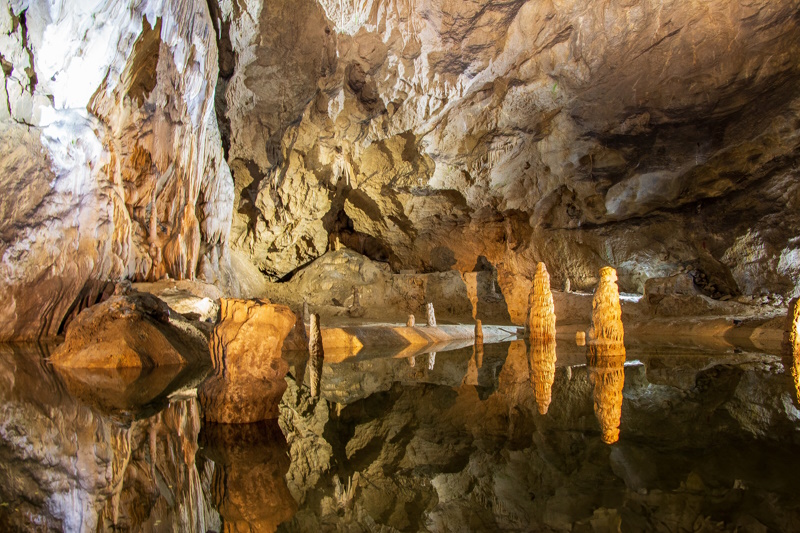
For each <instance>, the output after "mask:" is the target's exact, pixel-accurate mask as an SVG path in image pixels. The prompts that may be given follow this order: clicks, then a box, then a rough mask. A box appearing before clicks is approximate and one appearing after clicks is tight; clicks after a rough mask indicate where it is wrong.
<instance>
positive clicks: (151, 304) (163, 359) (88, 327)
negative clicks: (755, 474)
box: [51, 292, 209, 368]
mask: <svg viewBox="0 0 800 533" xmlns="http://www.w3.org/2000/svg"><path fill="white" fill-rule="evenodd" d="M51 361H52V363H53V364H54V365H56V366H62V367H71V368H131V367H132V368H137V367H145V368H152V367H156V366H164V365H186V364H204V363H208V362H209V357H208V341H207V338H206V337H205V336H204V335H203V333H202V332H201V331H200V330H199V329H197V328H196V327H194V326H193V325H192V324H191V323H190V322H189V321H187V320H186V319H185V318H183V317H182V316H180V315H179V314H178V313H171V312H170V309H169V307H168V306H167V304H166V303H164V302H163V301H161V300H159V299H158V298H156V297H155V296H153V295H151V294H146V293H138V292H133V293H130V294H118V295H115V296H112V297H111V298H109V299H108V300H106V301H104V302H102V303H99V304H97V305H94V306H92V307H89V308H87V309H84V310H83V311H81V313H80V314H79V315H78V316H77V317H76V318H75V320H73V321H72V322H71V323H70V324H69V326H68V327H67V332H66V339H65V341H64V343H63V344H62V345H61V346H59V348H58V349H57V350H56V351H55V352H54V353H53V356H52V357H51Z"/></svg>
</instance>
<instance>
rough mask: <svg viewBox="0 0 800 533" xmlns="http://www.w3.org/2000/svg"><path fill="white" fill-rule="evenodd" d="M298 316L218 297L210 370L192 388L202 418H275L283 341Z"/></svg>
mask: <svg viewBox="0 0 800 533" xmlns="http://www.w3.org/2000/svg"><path fill="white" fill-rule="evenodd" d="M296 321H297V317H296V316H295V314H294V313H292V311H291V310H290V309H289V308H288V307H285V306H282V305H275V304H271V303H269V302H267V301H264V300H236V299H229V298H222V299H221V300H220V321H219V323H218V324H217V325H216V327H215V328H214V330H213V331H212V333H211V339H210V341H209V347H210V349H211V357H212V359H213V362H214V374H213V375H212V376H211V377H210V378H209V379H208V380H206V381H205V382H204V383H203V384H202V385H200V387H199V388H198V390H197V397H198V399H199V400H200V405H201V406H202V407H203V418H204V419H205V420H206V421H210V422H219V423H223V424H246V423H250V422H257V421H260V420H267V419H272V418H276V417H277V416H278V404H279V403H280V401H281V396H283V393H284V391H285V390H286V381H285V380H284V377H285V376H286V372H287V371H288V370H289V365H288V363H287V362H286V361H284V360H283V359H282V358H281V351H282V349H283V342H284V340H285V339H286V336H287V335H288V334H289V332H290V331H291V329H292V328H293V327H294V325H295V322H296Z"/></svg>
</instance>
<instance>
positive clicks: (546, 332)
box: [528, 263, 556, 340]
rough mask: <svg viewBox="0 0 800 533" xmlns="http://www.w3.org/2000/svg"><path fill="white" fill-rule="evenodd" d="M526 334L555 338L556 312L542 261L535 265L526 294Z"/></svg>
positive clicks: (548, 278) (540, 337) (542, 337)
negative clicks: (531, 285) (527, 294)
mask: <svg viewBox="0 0 800 533" xmlns="http://www.w3.org/2000/svg"><path fill="white" fill-rule="evenodd" d="M528 335H529V336H530V338H531V339H533V338H537V339H550V340H553V339H555V338H556V312H555V306H554V305H553V293H552V292H551V291H550V274H548V273H547V267H546V266H545V265H544V263H539V264H538V265H536V274H535V275H534V277H533V287H531V292H530V295H529V296H528Z"/></svg>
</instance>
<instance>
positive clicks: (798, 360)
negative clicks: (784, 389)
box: [783, 298, 800, 403]
mask: <svg viewBox="0 0 800 533" xmlns="http://www.w3.org/2000/svg"><path fill="white" fill-rule="evenodd" d="M783 360H784V367H785V368H790V369H791V370H790V371H791V374H792V378H793V380H794V387H795V392H796V398H797V402H798V403H800V299H798V298H794V299H792V301H791V302H790V303H789V310H788V312H787V313H786V328H785V332H784V338H783Z"/></svg>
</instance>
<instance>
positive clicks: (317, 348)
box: [308, 313, 325, 398]
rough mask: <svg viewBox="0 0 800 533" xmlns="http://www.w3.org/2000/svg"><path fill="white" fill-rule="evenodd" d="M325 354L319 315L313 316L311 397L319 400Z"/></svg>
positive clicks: (309, 342)
mask: <svg viewBox="0 0 800 533" xmlns="http://www.w3.org/2000/svg"><path fill="white" fill-rule="evenodd" d="M324 357H325V354H324V351H323V349H322V333H321V331H320V328H319V315H318V314H317V313H314V314H313V315H311V334H310V335H309V337H308V372H309V381H310V383H311V397H312V398H318V397H319V394H320V391H321V385H322V364H323V360H324Z"/></svg>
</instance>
